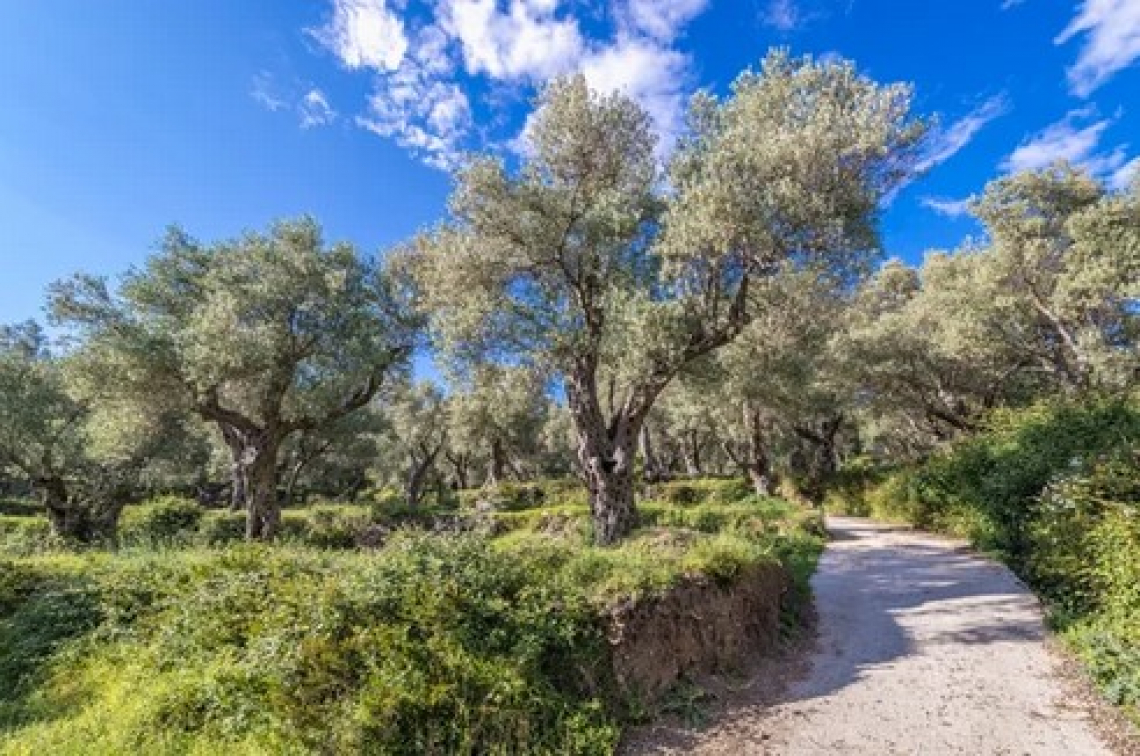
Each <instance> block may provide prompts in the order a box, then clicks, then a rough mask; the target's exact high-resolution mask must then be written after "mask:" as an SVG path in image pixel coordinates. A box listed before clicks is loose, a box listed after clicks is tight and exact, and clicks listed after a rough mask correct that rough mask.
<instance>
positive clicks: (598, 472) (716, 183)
mask: <svg viewBox="0 0 1140 756" xmlns="http://www.w3.org/2000/svg"><path fill="white" fill-rule="evenodd" d="M909 102H910V91H909V89H908V88H907V87H904V86H890V87H881V86H879V85H877V84H875V83H873V82H871V81H869V80H867V79H865V78H863V77H861V76H859V75H857V74H856V73H855V71H854V69H853V68H852V67H851V66H850V65H849V64H845V63H817V62H813V61H811V60H810V59H800V60H797V59H793V58H791V57H790V56H789V55H787V54H786V53H782V52H777V53H773V54H771V55H770V56H769V57H768V58H767V59H766V60H765V61H764V63H763V67H762V70H761V71H760V72H759V73H746V74H744V75H743V76H741V77H740V79H738V80H737V82H736V84H735V85H734V88H733V94H732V96H731V97H729V98H728V99H726V100H724V101H718V100H715V99H714V98H712V97H711V96H707V95H706V96H702V97H699V98H698V99H697V100H696V101H695V103H694V107H693V117H692V131H691V133H690V134H689V135H688V136H687V137H686V138H685V139H684V140H682V145H681V148H680V149H679V151H678V153H677V155H676V157H675V158H674V160H673V164H672V170H671V182H672V191H668V192H666V191H664V190H663V188H662V184H661V182H660V180H659V179H660V175H659V171H658V166H657V165H656V162H655V159H654V147H655V139H654V137H653V135H652V133H651V131H650V126H649V123H650V120H649V117H648V115H647V114H646V112H645V111H644V110H643V109H641V108H640V107H639V106H637V105H636V104H635V103H634V102H632V101H631V100H630V99H628V98H627V97H624V96H621V95H611V96H600V95H597V94H594V93H591V92H590V91H589V89H588V88H587V85H586V83H585V80H584V79H583V78H581V77H578V78H574V79H568V80H563V81H559V82H556V83H554V84H552V85H551V86H549V87H548V88H547V89H546V91H545V92H544V93H543V95H542V97H541V100H540V103H539V109H538V112H537V114H536V115H535V117H534V119H533V123H532V127H531V129H530V130H529V135H530V152H529V154H528V156H527V157H526V158H525V159H524V162H523V165H522V166H521V168H520V169H519V170H518V171H513V172H512V171H508V170H507V168H506V167H505V166H504V165H502V164H501V163H500V162H498V161H496V160H494V159H490V158H484V159H480V160H476V161H475V162H474V163H473V164H472V165H470V166H469V167H467V168H466V169H464V170H462V171H461V172H460V173H459V175H458V177H457V188H456V190H455V192H454V194H453V196H452V198H451V213H452V220H451V222H449V223H448V224H446V225H444V226H442V227H440V228H438V229H436V230H435V231H433V232H431V233H428V234H424V235H423V236H421V237H420V238H419V239H418V240H416V242H415V243H414V244H413V245H412V249H411V251H410V256H411V258H412V260H411V268H412V271H413V274H414V276H415V278H416V280H417V281H418V282H419V284H420V287H421V291H422V295H423V302H422V303H423V305H424V306H425V308H426V310H427V311H428V312H430V313H431V315H432V316H433V321H434V326H435V332H436V335H437V337H438V338H439V340H440V343H441V344H442V345H444V346H445V347H446V348H448V349H451V350H481V351H482V352H483V353H484V354H486V355H490V356H495V355H502V356H513V357H514V358H515V359H519V360H523V361H528V362H531V363H534V364H536V365H539V366H542V367H545V368H550V369H551V370H552V371H554V372H555V373H557V374H558V375H560V376H561V378H562V381H563V384H564V386H565V391H566V397H567V403H568V406H569V409H570V412H571V414H572V416H573V419H574V424H575V427H576V429H577V433H578V439H579V441H578V461H579V465H580V468H581V470H582V472H583V474H584V476H585V479H586V483H587V486H588V488H589V492H590V503H591V510H592V514H593V524H594V535H595V539H596V540H597V542H598V543H601V544H611V543H614V542H615V541H617V540H618V539H620V538H622V537H623V536H624V535H626V534H627V533H628V532H629V531H630V530H631V529H632V528H633V527H634V525H635V523H636V519H637V518H636V511H635V507H634V498H633V474H634V463H635V455H636V448H637V440H638V437H639V435H640V430H641V426H642V423H643V422H644V420H645V417H646V415H647V414H648V412H649V410H650V409H651V408H652V406H653V403H654V402H655V400H656V399H657V396H658V395H659V394H660V393H661V391H662V390H663V389H664V388H665V387H666V386H667V385H668V384H669V382H670V381H671V380H672V378H673V377H674V376H675V375H676V374H677V372H678V371H680V370H681V369H682V368H683V367H684V366H685V365H687V364H689V363H690V362H692V361H693V360H695V359H698V358H699V357H701V356H702V355H705V354H708V353H709V352H711V351H712V350H714V349H717V348H718V347H720V346H723V345H724V344H726V343H728V342H729V341H731V340H732V338H733V337H734V336H735V335H736V334H737V333H738V332H739V331H740V329H741V328H742V327H743V326H744V325H745V324H746V323H747V322H748V317H749V315H748V308H747V301H748V292H749V289H750V287H751V285H752V283H753V282H754V281H755V280H756V279H757V278H758V277H766V276H771V275H776V274H778V273H779V272H780V271H781V270H783V269H784V268H785V267H787V266H795V265H797V264H800V263H802V262H805V261H819V260H836V261H838V260H840V259H843V258H846V257H847V256H849V255H850V254H852V253H856V252H863V251H866V250H869V249H872V248H874V247H875V246H876V244H877V242H876V235H875V232H874V220H875V218H876V217H877V209H878V205H879V202H880V200H881V198H882V196H883V194H884V193H885V192H886V191H888V190H890V189H891V188H892V187H894V186H896V185H897V184H898V182H899V181H900V180H901V179H903V178H904V177H905V176H906V175H907V174H908V172H909V170H910V165H911V161H910V159H909V158H911V157H912V156H913V148H914V146H915V145H916V143H917V141H918V140H919V138H920V137H921V135H922V133H923V130H924V127H923V125H922V124H921V123H916V122H913V121H911V120H909V117H908V111H909Z"/></svg>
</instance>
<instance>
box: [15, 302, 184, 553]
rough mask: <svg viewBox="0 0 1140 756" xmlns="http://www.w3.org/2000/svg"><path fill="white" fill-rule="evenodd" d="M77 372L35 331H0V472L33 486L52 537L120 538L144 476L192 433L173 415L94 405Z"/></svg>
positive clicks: (175, 452) (179, 449)
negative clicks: (117, 534) (127, 508)
mask: <svg viewBox="0 0 1140 756" xmlns="http://www.w3.org/2000/svg"><path fill="white" fill-rule="evenodd" d="M73 367H74V366H73V365H72V364H71V363H69V362H68V361H67V360H65V359H60V358H58V357H55V356H53V355H52V354H50V353H49V352H48V350H47V349H46V346H45V341H44V339H43V335H42V331H40V329H39V328H38V327H36V326H34V325H32V324H25V325H22V326H19V327H6V328H0V470H5V471H9V472H13V473H15V474H17V475H20V476H22V477H23V478H25V479H26V480H28V481H29V482H31V484H32V485H33V487H34V489H35V490H36V491H38V493H39V495H40V499H41V501H42V503H43V506H44V510H45V513H46V514H47V517H48V521H49V523H50V525H51V529H52V532H53V533H54V534H55V535H57V536H60V537H62V538H65V539H67V540H70V541H77V542H82V543H89V542H92V541H99V540H107V539H111V538H113V537H114V536H115V531H116V528H117V525H118V521H119V515H120V513H121V512H122V510H123V507H124V506H126V504H127V503H128V502H129V501H130V499H131V498H132V497H133V496H134V495H135V494H136V493H137V491H138V487H139V484H140V477H141V475H142V474H143V472H144V471H145V470H146V469H147V468H148V466H153V465H155V464H156V463H160V462H164V461H166V462H169V461H171V460H172V459H174V458H175V457H177V456H178V455H180V454H181V453H182V452H183V451H185V448H186V445H185V444H184V441H185V440H186V438H187V434H186V432H185V430H186V429H185V428H184V427H183V423H182V422H181V420H180V418H178V417H176V416H174V415H171V414H170V413H150V414H143V413H140V412H137V411H136V409H137V408H135V407H131V406H129V405H124V404H106V403H103V404H93V403H92V401H91V399H92V397H90V396H89V395H87V394H86V393H85V392H84V390H83V385H82V382H81V381H75V380H73V379H72V376H71V369H72V368H73Z"/></svg>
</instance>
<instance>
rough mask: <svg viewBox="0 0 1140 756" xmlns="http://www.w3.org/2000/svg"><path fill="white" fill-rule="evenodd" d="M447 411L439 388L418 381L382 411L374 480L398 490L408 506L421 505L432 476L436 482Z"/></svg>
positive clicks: (446, 405) (446, 430) (405, 389)
mask: <svg viewBox="0 0 1140 756" xmlns="http://www.w3.org/2000/svg"><path fill="white" fill-rule="evenodd" d="M447 410H448V404H447V399H446V397H444V395H443V392H442V391H440V389H439V387H438V386H435V385H434V384H431V383H427V382H420V383H416V384H405V385H402V386H400V387H399V390H398V391H396V392H395V394H394V396H393V398H392V401H391V403H390V406H389V407H388V408H387V411H386V412H385V419H386V420H387V427H386V428H385V430H384V432H383V433H382V434H381V436H380V439H379V441H378V445H379V447H380V455H379V457H378V458H377V459H376V465H375V473H376V477H377V478H379V479H380V481H381V482H382V483H385V484H395V485H397V486H398V487H400V488H401V490H402V491H403V494H404V500H405V502H406V503H407V505H408V506H409V507H412V508H416V507H419V506H420V505H421V504H423V502H424V499H425V497H426V495H427V493H428V484H429V483H430V482H431V481H432V479H433V477H434V478H436V479H437V481H438V479H439V476H438V473H439V469H438V468H439V461H440V458H441V456H442V455H443V451H444V449H445V448H446V446H447V442H448V412H447Z"/></svg>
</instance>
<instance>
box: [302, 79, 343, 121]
mask: <svg viewBox="0 0 1140 756" xmlns="http://www.w3.org/2000/svg"><path fill="white" fill-rule="evenodd" d="M297 112H298V113H299V114H300V116H301V128H302V129H311V128H314V127H317V126H328V125H329V124H331V123H333V122H334V121H336V116H337V113H336V111H335V110H333V109H332V106H331V105H329V101H328V98H327V97H326V96H325V93H324V92H322V91H321V90H319V89H310V90H309V91H308V92H307V93H305V96H304V97H302V98H301V102H300V104H299V105H298V106H297Z"/></svg>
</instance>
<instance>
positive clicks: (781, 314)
mask: <svg viewBox="0 0 1140 756" xmlns="http://www.w3.org/2000/svg"><path fill="white" fill-rule="evenodd" d="M910 100H911V93H910V89H909V87H907V86H905V85H897V84H892V85H884V84H879V83H877V82H874V81H872V80H870V79H868V78H867V77H865V76H863V75H861V74H859V73H858V72H857V71H856V70H855V69H854V67H853V66H851V65H850V64H848V63H846V62H842V61H835V60H827V61H815V60H812V59H810V58H804V59H796V58H793V57H791V56H790V55H788V54H787V53H785V52H773V53H772V54H770V55H769V56H768V57H767V58H766V59H765V60H764V61H763V63H762V65H761V67H760V68H759V70H758V71H755V72H746V73H745V74H743V75H742V76H741V77H740V78H739V80H738V81H737V82H736V84H735V85H734V86H733V88H732V90H731V92H729V93H728V94H727V95H726V96H724V97H715V96H713V95H711V94H707V93H706V94H701V95H699V96H697V97H696V98H694V101H693V102H692V107H691V113H690V122H689V126H688V129H687V131H686V133H685V134H684V135H683V136H682V138H681V140H680V142H679V144H678V146H677V148H676V149H675V150H674V151H673V152H672V153H671V155H670V156H669V157H668V159H667V160H666V161H664V162H662V160H661V159H660V151H659V150H658V149H657V144H656V138H655V135H654V134H653V133H652V131H651V129H650V127H649V124H650V119H649V117H648V115H647V114H646V112H645V111H644V109H643V108H641V107H640V106H638V105H637V104H636V103H635V102H633V101H632V100H631V99H629V98H628V97H625V96H622V95H618V94H614V95H600V94H598V93H595V92H591V91H589V89H588V88H587V86H586V84H585V82H584V80H583V79H581V78H580V77H579V78H570V79H566V80H560V81H557V82H554V83H552V84H551V85H550V86H549V87H548V88H547V89H546V90H545V91H544V93H543V94H542V96H541V97H540V99H539V102H538V107H537V110H536V112H535V115H534V117H533V118H532V119H531V122H530V125H529V128H528V134H527V137H528V140H529V149H527V150H525V151H524V154H522V155H519V156H516V157H513V158H511V159H502V158H500V157H496V156H484V157H476V158H473V159H472V160H471V161H470V162H468V163H467V164H465V165H464V166H463V167H461V168H460V169H458V170H457V171H456V174H455V177H454V179H455V188H454V192H453V194H452V197H451V200H450V202H449V207H448V213H447V216H446V217H445V218H444V219H442V220H441V222H440V223H439V224H438V225H437V226H435V227H433V228H431V229H428V230H425V231H424V232H423V233H421V234H420V235H418V236H417V237H416V238H414V239H411V240H409V241H408V242H407V243H405V244H402V245H399V246H398V247H397V248H395V249H393V250H389V251H388V252H386V253H385V254H383V255H379V256H377V257H375V258H373V257H372V256H369V255H366V254H363V253H361V252H360V251H358V250H357V249H355V248H354V247H353V246H352V245H350V244H344V243H341V244H333V245H329V244H327V243H326V241H325V240H324V239H323V237H322V234H321V230H320V227H319V225H318V224H317V222H316V221H315V220H314V219H311V218H302V219H297V220H289V221H281V222H279V223H276V224H274V225H273V226H271V227H270V228H269V229H267V230H265V231H263V232H249V233H247V234H245V235H243V236H240V237H238V238H236V239H231V240H225V241H219V242H212V243H204V242H201V241H199V240H196V239H194V238H193V237H192V236H190V235H189V234H188V233H187V232H185V231H183V230H181V229H178V228H173V229H171V230H169V231H168V232H167V234H166V235H165V236H164V237H163V239H162V241H161V243H160V245H159V246H158V249H157V250H156V251H155V252H154V253H153V254H152V255H151V256H150V257H148V258H147V259H146V260H145V262H143V263H142V264H141V265H139V266H138V267H136V268H133V269H131V270H130V271H128V272H127V273H125V274H124V275H122V276H121V277H120V278H118V279H115V280H114V281H111V280H108V279H105V278H102V277H98V276H92V275H87V274H80V275H76V276H75V277H73V278H71V279H68V280H65V281H61V282H59V283H57V284H55V285H53V286H52V287H51V290H50V291H49V297H48V313H49V317H50V321H51V324H52V326H53V327H54V330H52V331H51V334H50V337H49V334H48V332H46V331H45V330H44V329H43V328H42V327H41V326H39V325H37V324H36V323H32V322H29V323H24V324H18V325H13V326H7V327H2V328H0V496H5V497H8V498H5V499H4V500H3V501H2V502H0V550H2V553H3V555H4V556H0V560H2V561H0V683H2V685H0V730H2V731H3V733H4V735H5V736H6V737H7V741H6V742H8V743H10V745H7V746H5V747H6V748H8V749H9V750H11V751H12V752H16V753H30V752H48V753H68V752H73V753H80V752H82V753H85V754H86V753H99V752H102V753H124V752H148V753H162V752H170V753H175V752H187V751H189V752H199V753H216V752H227V753H228V752H236V753H240V752H243V751H246V752H265V751H267V750H268V751H271V752H284V753H291V752H296V753H308V752H346V751H347V752H351V751H360V750H363V751H367V750H374V751H378V752H408V753H413V752H414V753H423V752H428V753H431V752H436V753H454V752H458V753H487V752H491V753H521V752H547V753H572V752H582V753H594V752H606V751H607V750H609V749H611V748H612V747H613V745H614V743H615V742H616V739H617V738H618V736H619V732H620V728H621V725H622V724H623V723H624V722H626V721H628V720H629V719H630V718H632V717H635V716H637V715H639V714H640V713H641V712H640V711H638V707H637V706H636V705H635V703H636V702H631V701H629V700H627V698H628V697H623V696H621V695H618V694H616V693H615V691H614V690H613V688H612V686H611V685H610V684H609V681H607V680H606V679H605V674H604V668H605V665H604V664H601V661H600V660H602V659H604V652H605V644H604V642H603V638H602V635H601V634H600V629H599V628H600V625H599V621H600V620H599V617H600V616H601V613H602V612H603V611H604V607H605V606H607V602H610V601H614V600H619V599H620V598H622V597H624V598H627V599H628V598H629V597H630V596H634V595H637V594H639V593H643V592H646V591H654V590H661V589H663V588H666V587H668V586H670V585H674V584H676V582H677V581H679V580H683V579H687V578H688V577H691V576H693V575H698V574H699V575H704V576H705V577H706V578H711V579H730V578H731V577H732V576H733V575H736V574H739V573H740V571H741V570H742V569H744V568H745V567H746V566H747V565H752V564H760V563H764V562H766V561H773V560H776V561H780V562H782V563H783V564H784V565H785V567H786V568H787V569H788V570H789V571H791V572H793V573H795V574H796V575H797V577H798V578H799V582H800V585H801V590H802V585H803V581H804V578H805V577H806V573H807V571H809V570H810V566H811V564H812V555H813V554H814V553H815V551H816V550H817V548H818V542H817V541H816V540H815V536H813V535H811V534H810V532H809V531H810V530H811V522H812V521H813V520H812V516H811V515H808V514H806V512H807V511H809V508H810V507H811V505H820V504H823V503H824V502H825V501H826V502H830V503H831V504H832V505H833V506H841V507H843V508H846V509H848V510H850V511H858V512H864V513H871V514H875V515H878V516H883V517H893V518H902V519H906V520H908V521H910V522H913V523H916V524H919V525H922V526H925V527H933V528H940V529H946V530H954V531H956V532H962V533H966V534H968V535H970V536H971V537H973V538H974V539H975V540H976V541H977V542H978V543H979V544H980V545H982V546H984V547H986V548H988V549H991V550H994V551H995V552H997V553H999V554H1000V555H1002V556H1003V557H1004V558H1006V559H1007V560H1009V561H1010V563H1011V564H1012V565H1013V566H1014V567H1015V568H1016V569H1018V570H1019V571H1021V572H1022V573H1023V574H1024V575H1026V577H1027V578H1028V579H1029V580H1030V581H1031V582H1032V583H1033V585H1035V586H1036V587H1037V588H1038V589H1039V590H1040V591H1041V592H1042V593H1043V594H1044V595H1045V596H1046V597H1047V598H1049V599H1050V600H1051V601H1052V602H1053V605H1054V607H1055V612H1054V613H1055V616H1056V618H1057V622H1058V623H1059V625H1060V626H1062V627H1064V628H1066V633H1067V634H1068V636H1069V637H1071V638H1072V639H1073V640H1074V642H1075V643H1076V645H1077V648H1078V649H1079V650H1080V652H1081V653H1082V655H1083V656H1084V657H1085V658H1086V659H1087V660H1088V661H1089V664H1090V667H1091V669H1092V670H1093V672H1094V674H1095V675H1096V676H1097V677H1098V679H1100V680H1102V681H1103V682H1104V683H1105V685H1106V686H1107V689H1108V690H1109V691H1110V693H1111V695H1112V696H1113V698H1115V699H1116V700H1118V701H1120V702H1122V703H1126V704H1130V705H1135V704H1136V702H1137V697H1138V695H1140V694H1138V692H1137V691H1138V690H1140V663H1138V662H1140V654H1138V652H1137V645H1136V641H1137V636H1136V630H1135V628H1136V627H1137V626H1140V624H1138V622H1137V620H1138V619H1140V616H1138V605H1140V600H1138V598H1137V596H1138V594H1137V590H1136V580H1135V578H1136V577H1137V572H1136V569H1137V568H1136V566H1135V565H1136V564H1137V563H1140V560H1137V559H1135V557H1136V556H1137V554H1138V551H1137V546H1138V544H1137V530H1136V527H1137V526H1136V525H1135V522H1136V506H1137V485H1138V484H1137V480H1138V475H1137V466H1138V464H1140V462H1138V460H1137V453H1138V448H1140V446H1138V438H1140V436H1138V430H1137V429H1138V421H1137V417H1138V415H1140V405H1138V403H1137V393H1136V392H1137V379H1138V377H1140V352H1138V348H1137V345H1138V336H1140V181H1138V182H1136V183H1134V184H1133V185H1132V186H1131V187H1127V188H1123V189H1121V188H1110V187H1107V186H1105V185H1104V184H1103V183H1102V182H1101V181H1099V180H1098V179H1097V178H1095V177H1094V176H1091V175H1089V174H1088V173H1086V172H1085V171H1082V170H1080V169H1076V168H1073V167H1070V166H1067V165H1064V164H1059V165H1055V166H1052V167H1050V168H1048V169H1045V170H1041V171H1036V172H1032V173H1024V174H1013V175H1006V176H1003V177H1001V178H999V179H997V180H995V181H994V182H992V183H991V184H990V185H989V186H987V187H986V188H985V189H984V190H983V191H981V192H980V193H979V194H978V196H977V197H976V198H975V199H974V202H973V204H972V211H973V212H974V214H975V215H976V217H977V218H978V220H979V221H980V222H981V224H982V225H983V227H984V230H985V233H984V235H983V236H982V237H981V238H980V240H977V241H972V242H969V243H967V244H966V245H965V246H964V247H963V248H962V249H959V250H955V251H953V252H931V253H930V254H929V255H928V256H927V257H926V259H925V260H923V261H922V262H921V263H920V264H918V265H916V266H912V265H908V264H905V263H903V262H900V261H897V260H891V261H887V262H883V261H882V260H881V254H882V249H881V245H880V243H879V238H878V233H877V221H878V216H879V213H880V208H881V207H883V206H884V205H885V204H886V203H888V202H889V201H890V198H891V196H892V194H893V192H895V191H897V190H898V189H899V188H900V187H902V186H904V185H905V184H906V183H907V182H908V181H910V180H912V179H913V178H914V175H915V167H916V166H917V165H920V164H921V163H922V162H923V160H922V157H923V149H924V135H925V134H926V132H927V131H928V129H929V124H928V123H927V121H925V120H923V119H921V118H918V117H915V116H914V115H912V114H911V111H910ZM427 351H430V353H431V354H432V355H433V356H434V358H435V360H436V364H437V366H438V371H437V374H436V375H435V380H423V379H422V376H421V379H420V380H416V379H414V378H413V376H412V372H413V371H412V361H413V356H414V355H416V354H417V352H418V353H421V354H423V353H426V352H427ZM710 478H716V480H710ZM774 496H780V497H781V498H780V499H778V500H777V499H774V498H772V497H774ZM789 502H794V503H789ZM109 722H110V723H113V724H112V725H108V723H109Z"/></svg>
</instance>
